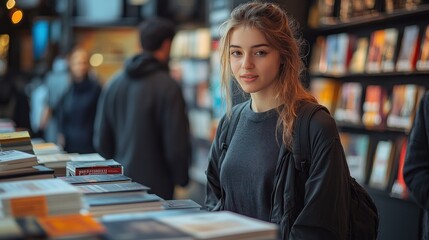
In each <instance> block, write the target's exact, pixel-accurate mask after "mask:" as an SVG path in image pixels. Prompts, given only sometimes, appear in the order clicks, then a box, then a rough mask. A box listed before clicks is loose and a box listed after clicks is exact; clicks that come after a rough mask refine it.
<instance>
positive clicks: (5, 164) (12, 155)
mask: <svg viewBox="0 0 429 240" xmlns="http://www.w3.org/2000/svg"><path fill="white" fill-rule="evenodd" d="M35 165H37V158H36V156H35V155H33V154H29V153H26V152H21V151H18V150H9V151H3V152H0V171H6V170H11V169H17V168H25V167H32V166H35Z"/></svg>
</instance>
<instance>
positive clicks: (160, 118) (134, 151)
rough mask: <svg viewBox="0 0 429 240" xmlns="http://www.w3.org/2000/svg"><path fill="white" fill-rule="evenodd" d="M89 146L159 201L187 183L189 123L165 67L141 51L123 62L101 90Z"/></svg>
mask: <svg viewBox="0 0 429 240" xmlns="http://www.w3.org/2000/svg"><path fill="white" fill-rule="evenodd" d="M94 147H95V149H96V150H97V151H98V152H99V153H100V154H101V155H102V156H103V157H105V158H113V159H115V160H116V161H118V162H120V163H121V164H122V165H123V166H124V174H125V175H127V176H129V177H131V178H132V180H133V181H136V182H139V183H142V184H144V185H146V186H149V187H150V188H151V192H153V193H155V194H157V195H159V196H160V197H162V198H164V199H171V198H172V197H173V192H174V186H175V185H182V186H184V185H186V184H187V183H188V180H189V177H188V168H189V164H190V161H191V145H190V132H189V122H188V117H187V114H186V108H185V102H184V99H183V95H182V89H181V87H180V86H179V84H178V83H177V82H176V81H174V80H173V79H172V78H171V77H170V75H169V72H168V68H167V66H166V65H164V64H161V63H160V62H158V61H157V60H156V59H155V58H154V57H153V56H151V55H150V54H144V53H143V54H141V55H137V56H135V57H133V58H132V59H130V60H129V61H128V62H126V65H125V70H124V71H122V72H120V73H119V74H117V75H116V76H115V77H114V78H113V79H112V80H111V81H110V82H109V83H108V85H107V86H106V87H105V89H103V92H102V95H101V97H100V101H99V103H98V109H97V115H96V125H95V134H94Z"/></svg>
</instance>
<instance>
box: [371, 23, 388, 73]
mask: <svg viewBox="0 0 429 240" xmlns="http://www.w3.org/2000/svg"><path fill="white" fill-rule="evenodd" d="M385 34H386V32H385V30H384V29H380V30H376V31H374V32H372V33H371V40H370V43H369V49H368V56H367V60H366V72H368V73H379V72H381V60H382V57H383V49H384V42H385Z"/></svg>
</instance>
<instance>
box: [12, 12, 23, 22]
mask: <svg viewBox="0 0 429 240" xmlns="http://www.w3.org/2000/svg"><path fill="white" fill-rule="evenodd" d="M22 16H23V14H22V11H21V10H16V11H15V12H13V13H12V17H11V20H12V23H13V24H17V23H19V22H21V20H22Z"/></svg>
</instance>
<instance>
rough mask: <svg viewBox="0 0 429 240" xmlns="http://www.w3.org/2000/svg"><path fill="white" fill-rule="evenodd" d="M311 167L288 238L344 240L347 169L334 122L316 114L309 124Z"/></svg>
mask: <svg viewBox="0 0 429 240" xmlns="http://www.w3.org/2000/svg"><path fill="white" fill-rule="evenodd" d="M309 135H310V144H311V164H310V168H309V172H308V174H309V176H308V179H307V181H306V182H305V192H304V205H303V209H302V211H301V212H300V213H299V215H298V217H297V219H296V221H295V223H294V224H293V226H292V229H291V232H290V235H289V239H293V240H295V239H326V240H327V239H330V240H333V239H338V240H339V239H345V238H346V236H347V229H348V215H349V211H350V210H349V201H350V191H349V184H348V179H349V178H348V175H349V171H348V166H347V162H346V159H345V155H344V151H343V149H342V146H341V142H340V140H339V136H338V131H337V128H336V124H335V121H334V120H333V119H332V117H331V116H329V115H328V113H326V112H325V111H318V112H317V113H316V114H315V115H314V116H313V118H312V119H311V123H310V132H309Z"/></svg>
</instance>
